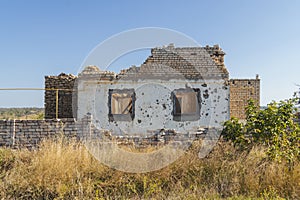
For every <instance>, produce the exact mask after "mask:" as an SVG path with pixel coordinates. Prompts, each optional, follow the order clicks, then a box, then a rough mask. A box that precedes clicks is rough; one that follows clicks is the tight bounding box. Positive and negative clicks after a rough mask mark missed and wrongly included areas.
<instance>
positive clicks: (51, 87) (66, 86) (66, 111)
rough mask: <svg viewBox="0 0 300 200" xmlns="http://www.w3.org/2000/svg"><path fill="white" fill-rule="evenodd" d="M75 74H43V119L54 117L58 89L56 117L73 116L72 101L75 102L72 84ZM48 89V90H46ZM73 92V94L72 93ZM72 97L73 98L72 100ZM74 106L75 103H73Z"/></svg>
mask: <svg viewBox="0 0 300 200" xmlns="http://www.w3.org/2000/svg"><path fill="white" fill-rule="evenodd" d="M76 78H77V77H76V76H74V75H72V74H69V75H67V74H64V73H61V74H60V75H58V76H45V89H46V90H45V98H44V101H45V119H55V118H56V90H55V89H60V90H59V91H58V118H59V119H61V118H74V117H75V114H76V113H74V114H73V111H72V102H74V103H76V93H74V84H75V80H76ZM47 89H48V90H47ZM73 94H74V95H73ZM72 98H73V99H74V100H72ZM74 105H75V106H76V104H74Z"/></svg>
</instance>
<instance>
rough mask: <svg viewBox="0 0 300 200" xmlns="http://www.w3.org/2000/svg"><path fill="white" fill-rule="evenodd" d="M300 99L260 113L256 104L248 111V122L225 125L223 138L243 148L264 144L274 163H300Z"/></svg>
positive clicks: (230, 121)
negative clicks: (298, 115)
mask: <svg viewBox="0 0 300 200" xmlns="http://www.w3.org/2000/svg"><path fill="white" fill-rule="evenodd" d="M296 102H297V99H290V100H286V101H280V102H279V103H277V102H271V103H270V104H268V106H267V108H266V109H265V110H259V109H258V108H257V107H256V106H255V103H254V101H253V100H250V101H249V104H248V106H247V108H246V121H245V122H239V120H238V119H236V118H231V119H230V120H229V121H226V122H225V124H224V129H223V132H222V135H223V137H224V138H225V139H227V140H231V141H232V142H233V143H234V144H235V145H236V146H238V147H240V148H251V147H252V146H253V145H256V144H261V145H264V146H266V147H267V154H268V156H269V158H270V159H273V160H277V161H283V160H285V161H287V162H288V163H290V164H292V163H293V162H294V161H295V160H299V159H300V128H299V124H298V123H296V122H295V118H296V115H295V111H296V109H295V104H296Z"/></svg>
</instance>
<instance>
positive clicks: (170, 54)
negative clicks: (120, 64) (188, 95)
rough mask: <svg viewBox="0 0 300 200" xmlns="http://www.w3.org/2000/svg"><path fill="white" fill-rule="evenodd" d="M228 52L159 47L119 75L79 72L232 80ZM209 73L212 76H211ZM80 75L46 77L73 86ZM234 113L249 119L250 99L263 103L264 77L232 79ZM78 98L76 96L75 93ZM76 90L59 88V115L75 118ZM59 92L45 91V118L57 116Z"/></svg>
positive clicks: (53, 84) (92, 71)
mask: <svg viewBox="0 0 300 200" xmlns="http://www.w3.org/2000/svg"><path fill="white" fill-rule="evenodd" d="M224 56H225V53H224V51H223V50H222V49H221V48H220V47H219V46H218V45H214V46H212V47H211V46H205V47H182V48H175V47H174V45H169V46H168V47H157V48H153V49H152V50H151V56H149V57H148V58H147V59H146V61H145V62H144V63H143V64H142V65H141V66H140V67H136V66H133V67H130V68H129V69H124V70H122V71H121V72H120V73H119V74H116V73H114V72H108V71H100V70H99V69H98V68H97V67H95V66H89V67H86V68H85V70H84V71H83V72H82V73H80V74H79V76H80V77H81V78H84V77H85V76H86V77H87V78H91V76H93V75H95V77H97V78H101V80H108V81H112V80H118V79H143V78H161V79H178V78H179V79H183V78H184V79H196V80H197V79H202V78H204V79H218V78H225V79H228V77H229V74H228V71H227V69H226V67H225V64H224ZM208 75H209V76H208ZM76 79H77V77H76V76H74V75H66V74H60V75H59V76H46V77H45V88H52V89H53V88H54V89H57V88H58V89H73V88H74V84H75V83H76ZM229 82H230V113H231V114H230V115H231V116H235V117H238V118H240V119H244V118H245V111H244V110H245V106H246V105H247V102H248V100H249V99H250V98H252V99H254V100H255V101H256V102H257V105H259V103H260V102H259V101H260V80H259V79H258V78H257V79H231V80H230V81H229ZM73 96H74V97H75V98H76V96H75V95H73ZM72 102H76V101H74V100H73V101H72V91H63V90H62V91H59V106H58V111H59V112H58V118H73V117H76V116H75V114H76V113H74V114H73V113H72ZM55 110H56V95H55V91H45V118H46V119H52V118H56V115H55Z"/></svg>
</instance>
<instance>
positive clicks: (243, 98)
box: [230, 75, 260, 119]
mask: <svg viewBox="0 0 300 200" xmlns="http://www.w3.org/2000/svg"><path fill="white" fill-rule="evenodd" d="M249 99H253V100H254V102H255V104H256V105H257V106H258V107H259V106H260V79H259V77H258V75H257V76H256V79H230V117H237V118H239V119H245V118H246V113H245V109H246V106H247V105H248V101H249Z"/></svg>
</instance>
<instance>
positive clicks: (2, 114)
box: [0, 107, 44, 119]
mask: <svg viewBox="0 0 300 200" xmlns="http://www.w3.org/2000/svg"><path fill="white" fill-rule="evenodd" d="M43 118H44V108H36V107H26V108H0V119H43Z"/></svg>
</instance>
